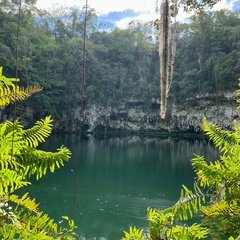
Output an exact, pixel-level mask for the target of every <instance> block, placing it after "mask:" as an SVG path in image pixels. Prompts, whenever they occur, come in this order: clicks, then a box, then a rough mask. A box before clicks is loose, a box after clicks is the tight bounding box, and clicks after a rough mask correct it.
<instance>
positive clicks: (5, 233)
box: [0, 68, 75, 239]
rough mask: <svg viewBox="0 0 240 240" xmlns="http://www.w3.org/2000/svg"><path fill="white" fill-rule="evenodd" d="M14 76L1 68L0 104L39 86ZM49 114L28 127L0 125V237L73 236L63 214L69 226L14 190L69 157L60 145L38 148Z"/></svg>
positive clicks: (47, 131) (45, 133)
mask: <svg viewBox="0 0 240 240" xmlns="http://www.w3.org/2000/svg"><path fill="white" fill-rule="evenodd" d="M14 81H17V79H14V78H7V77H5V76H3V75H2V68H0V106H1V107H2V106H4V105H6V104H8V103H9V102H11V101H16V100H23V99H26V98H27V97H28V96H30V95H31V94H33V93H35V92H38V91H39V90H41V87H37V86H34V87H27V88H25V89H24V88H20V87H18V86H15V85H14ZM51 128H52V119H51V117H46V118H45V119H43V120H40V121H38V122H36V124H35V125H34V126H33V127H32V128H29V129H24V128H23V126H22V125H21V124H20V122H19V121H18V120H15V121H14V122H10V121H8V120H7V121H5V122H4V123H1V124H0V238H1V239H74V238H73V236H74V232H73V231H74V228H75V226H74V222H73V220H70V219H69V218H68V217H64V219H65V220H66V221H67V223H68V224H69V226H68V227H67V228H66V227H59V226H58V225H57V223H55V222H54V221H53V219H51V218H50V217H49V216H48V215H47V214H46V213H44V212H42V211H40V210H39V209H38V204H37V203H36V201H35V199H31V198H30V197H29V196H28V193H25V194H24V195H23V196H19V195H17V194H16V190H18V189H20V188H22V187H25V186H27V185H29V184H31V183H30V182H29V178H30V177H31V176H32V175H35V176H36V178H37V179H39V178H41V177H42V176H43V175H45V174H46V173H47V171H48V170H50V171H51V172H54V170H55V168H56V167H58V168H59V167H60V166H63V164H64V162H65V161H67V160H68V159H69V158H70V154H71V153H70V151H69V150H68V149H67V148H65V147H63V146H62V147H60V148H59V149H58V150H57V152H46V151H42V150H39V149H37V146H38V144H39V143H40V142H43V141H45V139H46V138H47V137H48V136H49V135H50V133H51Z"/></svg>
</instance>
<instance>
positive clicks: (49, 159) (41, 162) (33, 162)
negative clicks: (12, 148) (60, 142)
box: [20, 146, 71, 179]
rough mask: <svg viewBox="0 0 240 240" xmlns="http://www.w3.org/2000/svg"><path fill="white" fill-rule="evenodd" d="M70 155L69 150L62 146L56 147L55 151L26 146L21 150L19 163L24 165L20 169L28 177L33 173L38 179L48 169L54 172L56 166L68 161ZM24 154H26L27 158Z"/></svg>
mask: <svg viewBox="0 0 240 240" xmlns="http://www.w3.org/2000/svg"><path fill="white" fill-rule="evenodd" d="M70 155H71V152H70V150H69V149H68V148H66V147H63V146H62V147H60V148H59V149H57V152H46V151H42V150H37V149H35V148H31V147H28V148H27V149H25V151H24V152H22V156H21V158H20V163H21V164H22V165H23V166H24V169H21V171H24V174H25V175H27V176H28V177H30V176H31V175H33V174H35V175H36V178H37V179H39V178H41V177H42V176H43V175H45V174H46V173H47V170H48V169H49V170H50V171H51V172H54V171H55V169H56V168H60V167H61V166H63V165H64V161H68V159H69V158H70ZM26 156H28V159H27V160H26Z"/></svg>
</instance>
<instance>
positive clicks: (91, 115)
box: [55, 93, 240, 133]
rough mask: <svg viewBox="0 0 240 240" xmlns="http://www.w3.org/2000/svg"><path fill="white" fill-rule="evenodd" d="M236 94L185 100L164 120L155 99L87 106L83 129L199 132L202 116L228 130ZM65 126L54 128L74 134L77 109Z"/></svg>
mask: <svg viewBox="0 0 240 240" xmlns="http://www.w3.org/2000/svg"><path fill="white" fill-rule="evenodd" d="M236 100H237V95H236V94H235V93H225V94H221V95H217V96H211V95H204V96H203V95H202V96H196V98H189V99H187V100H186V102H185V103H184V104H181V105H176V104H170V105H169V106H168V112H167V117H166V119H161V118H160V116H159V106H160V105H159V100H158V99H152V101H151V103H145V102H143V101H141V100H129V101H125V102H122V103H121V105H119V106H118V107H103V106H100V105H98V104H93V105H88V106H86V108H85V110H84V117H83V128H84V130H86V131H88V132H97V131H131V132H139V131H142V132H150V131H154V132H156V131H160V132H191V133H199V132H201V131H202V127H201V126H202V119H203V117H204V116H206V118H207V119H208V120H209V121H210V122H211V123H216V124H218V125H219V126H220V127H222V128H224V129H231V127H232V123H233V120H234V119H237V120H238V119H239V117H240V115H239V112H238V110H237V106H238V105H237V102H236ZM73 115H74V116H73V117H72V118H68V119H66V120H65V123H64V122H62V123H57V124H56V127H55V129H56V130H58V131H59V130H61V128H62V126H64V129H62V130H64V131H70V132H71V131H74V130H76V128H77V124H78V122H79V109H76V110H75V112H74V114H73Z"/></svg>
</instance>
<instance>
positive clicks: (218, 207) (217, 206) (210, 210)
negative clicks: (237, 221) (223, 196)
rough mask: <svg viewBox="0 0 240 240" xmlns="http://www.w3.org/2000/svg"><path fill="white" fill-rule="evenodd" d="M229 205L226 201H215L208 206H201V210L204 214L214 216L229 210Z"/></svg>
mask: <svg viewBox="0 0 240 240" xmlns="http://www.w3.org/2000/svg"><path fill="white" fill-rule="evenodd" d="M230 209H231V208H230V206H229V205H228V203H227V202H226V201H221V202H215V203H213V204H211V205H209V206H207V207H206V206H203V207H202V209H201V210H202V211H203V213H204V215H205V216H210V217H216V216H219V215H225V214H227V213H228V212H229V210H230Z"/></svg>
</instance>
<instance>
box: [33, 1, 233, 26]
mask: <svg viewBox="0 0 240 240" xmlns="http://www.w3.org/2000/svg"><path fill="white" fill-rule="evenodd" d="M234 1H237V0H232V1H231V2H230V3H227V0H221V1H220V2H218V3H217V4H216V5H215V6H214V8H213V9H211V10H214V11H218V10H221V9H229V10H231V9H232V7H233V4H234ZM155 2H156V0H88V5H89V6H90V7H92V8H94V9H95V10H96V12H97V14H108V13H109V12H113V11H117V12H120V11H124V10H126V9H133V11H135V12H142V14H140V15H139V16H137V17H132V18H130V17H126V18H124V19H121V20H120V21H118V22H116V25H117V26H118V27H120V28H124V27H126V25H127V24H128V23H129V22H131V21H133V20H141V21H150V20H153V19H156V18H157V17H159V16H158V15H156V13H155ZM85 3H86V1H85V0H38V1H37V7H38V8H42V9H51V8H55V7H60V6H65V7H70V6H79V7H82V6H84V5H85ZM193 14H194V13H186V12H184V11H183V9H182V8H181V9H179V13H178V15H177V21H180V22H181V21H184V20H185V19H186V18H188V17H190V16H191V15H193Z"/></svg>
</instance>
